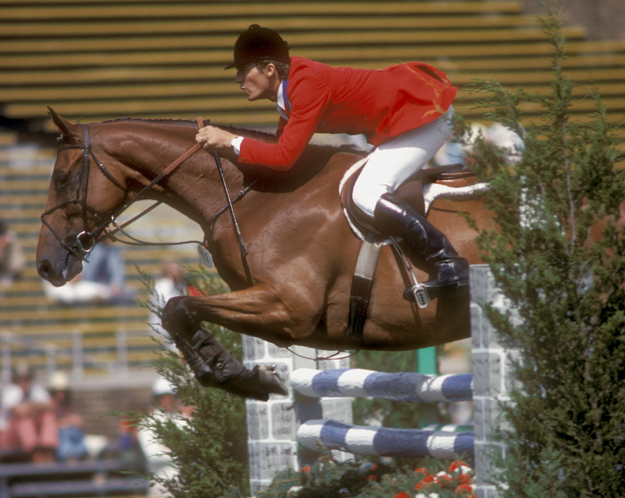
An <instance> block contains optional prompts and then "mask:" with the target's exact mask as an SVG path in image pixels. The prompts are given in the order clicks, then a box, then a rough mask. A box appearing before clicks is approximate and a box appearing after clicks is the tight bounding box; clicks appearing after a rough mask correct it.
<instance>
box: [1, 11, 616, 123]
mask: <svg viewBox="0 0 625 498" xmlns="http://www.w3.org/2000/svg"><path fill="white" fill-rule="evenodd" d="M0 10H1V12H2V15H1V16H0V67H2V68H3V71H2V73H0V105H2V106H4V111H3V113H4V115H5V116H7V117H9V118H13V119H27V120H40V121H42V122H43V120H45V117H46V109H45V106H46V105H51V106H53V107H54V108H55V109H56V110H57V111H58V112H59V113H60V114H62V115H64V116H66V117H69V118H71V119H82V120H83V121H85V120H101V119H105V118H114V117H123V116H134V117H177V118H187V119H192V118H194V117H195V116H196V115H202V116H204V117H206V118H209V119H212V120H213V121H214V122H220V123H226V124H234V125H244V126H255V125H268V126H273V125H275V121H276V118H275V112H274V110H273V106H272V105H271V104H267V103H249V102H247V100H246V99H245V98H243V97H242V96H241V94H240V93H239V90H238V87H237V85H236V84H234V83H233V81H232V80H233V77H234V72H233V71H224V70H223V67H224V66H225V65H226V64H227V63H228V62H229V61H230V60H231V57H232V45H233V43H234V40H235V39H236V36H237V35H238V34H239V33H240V32H241V31H242V30H244V29H245V28H246V27H247V26H248V25H249V24H251V23H260V24H262V25H265V26H268V27H271V28H274V29H276V30H278V31H280V33H281V34H283V36H284V37H285V39H286V40H287V41H288V42H289V44H290V46H291V48H292V53H293V54H297V55H303V56H306V57H311V58H315V59H318V60H321V61H324V62H328V63H330V64H335V65H340V64H348V65H356V66H362V67H383V66H386V65H389V64H392V63H395V62H398V61H405V60H414V59H416V60H423V61H425V62H431V63H434V64H436V65H438V66H439V67H441V68H442V69H444V70H446V71H447V72H448V73H449V74H450V76H451V79H452V81H454V82H455V83H456V84H458V85H459V86H460V88H461V91H460V98H459V100H458V102H457V103H458V105H457V107H458V108H462V107H467V106H468V105H469V104H470V103H471V101H472V100H473V99H474V98H475V97H474V96H471V95H469V94H468V93H467V92H466V91H465V90H464V86H465V85H466V84H467V83H468V82H470V81H471V80H472V79H473V78H495V79H497V80H499V81H501V82H502V83H503V84H504V85H509V86H513V87H514V86H517V85H523V86H525V87H527V88H528V89H530V90H536V91H539V92H546V91H547V90H548V81H547V78H548V76H547V73H546V72H545V71H544V69H545V68H548V67H549V64H550V63H551V58H550V46H549V44H548V43H546V41H545V35H544V34H543V33H542V31H541V28H540V27H539V25H538V24H537V23H536V20H535V18H534V17H533V16H528V15H524V14H523V13H522V1H521V0H518V1H489V2H481V1H440V0H439V1H412V0H411V1H406V0H404V1H401V0H400V1H393V2H373V1H369V0H347V1H343V2H330V1H327V0H326V1H314V0H313V1H309V2H292V1H291V2H289V1H284V0H278V1H275V0H274V1H249V0H248V1H236V2H234V1H228V2H214V1H213V2H205V1H202V2H199V1H197V0H195V1H193V0H191V1H181V2H166V1H164V0H151V1H150V0H134V1H133V0H129V1H126V2H121V1H114V2H107V3H102V2H97V1H95V0H79V1H77V0H72V1H70V0H29V1H27V2H22V1H17V0H0ZM567 37H568V40H569V44H568V52H569V56H570V57H569V58H568V59H567V60H566V61H565V62H564V64H565V66H566V68H567V70H568V71H570V74H571V76H573V77H574V78H575V80H576V81H578V82H580V83H582V84H589V85H592V86H597V87H598V88H599V89H600V90H601V92H602V95H603V97H604V99H603V101H604V103H605V105H606V106H608V108H609V109H610V112H611V114H612V115H613V117H614V119H618V118H621V117H623V116H624V115H625V99H624V98H623V97H624V95H623V93H624V92H625V90H623V88H624V85H623V84H622V81H623V80H624V79H625V41H623V40H622V41H613V42H612V41H601V42H598V41H587V40H585V30H584V29H583V28H582V27H579V26H570V27H569V28H568V30H567ZM582 97H583V95H582V91H581V89H580V91H579V92H578V99H579V100H578V101H577V102H576V106H575V108H576V109H577V110H579V112H580V113H582V114H583V113H586V112H587V111H588V110H589V109H590V108H591V105H592V103H590V102H588V101H586V100H584V99H583V98H582ZM464 110H466V109H464ZM469 117H471V118H476V117H479V116H476V115H475V114H474V113H469ZM46 123H47V122H46ZM47 126H49V123H47Z"/></svg>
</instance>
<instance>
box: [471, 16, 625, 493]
mask: <svg viewBox="0 0 625 498" xmlns="http://www.w3.org/2000/svg"><path fill="white" fill-rule="evenodd" d="M540 22H541V24H542V27H543V29H544V31H545V33H546V34H547V36H548V37H549V41H550V43H551V45H552V47H553V62H552V66H551V69H550V74H551V85H550V91H549V93H548V94H546V95H541V94H538V93H528V92H526V91H524V90H523V89H517V90H515V91H508V90H506V89H504V88H503V87H502V86H501V85H500V84H499V83H498V82H496V81H477V82H475V83H474V84H473V85H472V86H473V90H474V91H476V92H481V93H482V94H483V98H482V99H481V100H479V101H478V102H477V105H476V107H478V108H480V109H482V110H483V111H484V115H485V116H486V117H487V118H488V119H491V120H493V121H496V122H499V123H501V124H503V125H504V126H506V127H507V128H509V129H510V130H512V131H514V132H516V133H517V134H518V135H519V136H520V137H521V138H522V140H523V144H524V146H523V149H522V150H514V151H511V150H497V149H496V148H495V147H494V146H492V144H489V143H488V142H487V141H486V140H484V139H483V138H484V137H478V139H477V140H476V141H475V144H474V150H473V154H472V157H471V160H472V162H473V164H474V165H475V170H476V172H477V173H478V175H479V176H480V178H481V179H482V180H487V181H490V183H491V190H490V192H489V194H488V205H489V207H490V209H492V211H493V213H494V221H495V223H496V225H497V226H498V229H497V230H488V231H484V232H482V233H481V234H480V238H479V244H480V245H481V247H482V248H483V249H484V252H485V254H486V258H487V262H488V263H489V264H490V266H491V269H492V271H493V274H494V278H495V280H496V282H497V284H498V285H499V287H500V288H501V290H502V292H503V294H504V295H505V296H506V297H507V298H508V299H509V300H510V302H511V304H512V305H513V306H514V308H516V310H517V311H518V313H519V316H520V318H521V323H520V324H519V323H517V322H513V321H512V320H511V319H510V318H509V317H508V316H504V315H502V314H500V313H499V312H497V311H496V310H494V309H492V308H488V307H487V313H488V316H489V318H490V320H491V322H492V323H493V324H494V325H495V326H496V328H497V329H498V330H499V331H500V332H501V334H502V335H503V337H504V339H505V341H506V342H507V344H508V345H509V346H510V347H512V348H518V349H519V350H520V355H521V356H520V359H519V362H518V365H516V374H517V378H518V379H519V381H520V382H521V383H522V385H523V387H522V390H520V391H518V392H515V393H514V394H513V399H512V403H511V404H510V405H508V406H506V407H504V411H503V416H504V418H505V420H506V422H507V427H508V429H505V430H502V431H501V433H500V435H499V437H500V439H501V441H503V442H504V443H506V445H507V447H508V449H507V452H506V454H505V457H504V458H503V459H501V461H500V462H499V465H500V469H501V474H500V476H499V480H500V483H505V484H503V486H502V488H501V493H502V496H505V497H515V498H516V497H539V496H540V497H543V496H549V497H551V498H560V497H562V498H564V497H606V498H608V497H616V496H624V495H625V470H624V467H623V463H624V462H625V383H623V377H624V371H623V369H624V367H625V299H624V298H625V293H624V290H623V288H624V283H625V282H624V279H625V274H624V271H625V231H624V228H623V226H624V221H625V220H623V219H622V217H621V205H622V204H623V202H624V201H625V186H624V183H623V180H624V178H623V171H622V170H619V169H617V168H615V164H616V163H617V162H619V161H622V160H623V159H624V157H623V155H622V153H621V152H620V151H621V150H622V149H619V146H621V145H622V143H621V140H620V139H619V138H618V135H617V127H616V125H614V124H610V123H609V121H608V117H607V113H606V109H605V108H604V107H603V106H602V105H601V102H600V97H599V94H598V92H597V91H592V92H589V93H588V95H587V97H586V98H588V99H593V100H594V102H595V104H596V110H595V111H594V112H592V113H591V114H590V115H589V116H584V117H576V116H574V114H573V112H572V108H573V106H574V101H573V95H574V91H575V90H576V86H575V84H574V83H573V82H572V81H571V79H570V78H569V77H568V76H567V75H566V73H565V71H564V68H563V61H564V60H565V58H566V54H565V38H564V35H563V25H562V16H561V15H559V14H558V13H555V12H554V11H552V10H550V9H548V12H547V15H545V16H544V17H543V18H541V19H540ZM474 138H475V137H474ZM511 153H513V155H514V154H517V155H519V156H520V159H519V160H518V161H516V162H514V161H513V162H510V161H507V160H505V159H504V158H505V157H510V156H511Z"/></svg>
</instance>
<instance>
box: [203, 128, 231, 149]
mask: <svg viewBox="0 0 625 498" xmlns="http://www.w3.org/2000/svg"><path fill="white" fill-rule="evenodd" d="M236 137H237V135H234V134H232V133H230V132H229V131H226V130H222V129H221V128H217V127H215V126H210V125H209V126H205V127H204V128H201V129H200V130H199V131H198V132H197V135H196V136H195V141H196V142H197V143H199V144H201V145H202V147H203V148H205V149H211V148H217V149H227V148H230V143H231V142H232V139H233V138H236Z"/></svg>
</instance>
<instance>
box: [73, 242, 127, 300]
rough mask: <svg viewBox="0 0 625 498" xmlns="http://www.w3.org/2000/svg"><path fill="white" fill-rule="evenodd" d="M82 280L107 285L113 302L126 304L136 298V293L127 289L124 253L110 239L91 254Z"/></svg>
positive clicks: (101, 243) (100, 244) (84, 268)
mask: <svg viewBox="0 0 625 498" xmlns="http://www.w3.org/2000/svg"><path fill="white" fill-rule="evenodd" d="M82 280H83V281H86V282H94V283H98V284H102V285H105V286H106V287H107V288H108V289H109V292H110V294H109V296H110V297H109V299H110V300H111V301H113V302H119V303H124V302H128V301H132V299H133V298H134V292H132V290H130V289H128V288H127V287H126V268H125V265H124V257H123V254H122V251H121V249H120V247H119V246H117V245H115V244H113V243H112V242H111V241H110V240H109V239H104V240H103V241H102V242H100V243H99V244H98V245H96V246H95V247H94V249H93V251H91V254H89V258H88V261H87V263H86V264H85V265H83V271H82Z"/></svg>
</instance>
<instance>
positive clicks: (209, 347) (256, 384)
mask: <svg viewBox="0 0 625 498" xmlns="http://www.w3.org/2000/svg"><path fill="white" fill-rule="evenodd" d="M175 342H176V347H178V349H179V350H180V351H181V352H182V354H183V356H184V358H185V360H186V361H187V363H188V365H189V366H190V367H191V370H192V371H193V373H194V374H195V377H196V379H197V380H198V382H199V383H200V384H202V385H203V386H204V387H219V388H220V389H223V390H225V391H228V392H230V393H232V394H236V395H237V396H241V397H242V398H253V399H258V400H261V401H267V400H268V399H269V394H272V393H275V394H282V395H285V394H287V389H286V387H285V386H284V384H283V382H282V381H281V380H280V378H279V377H278V376H277V375H276V373H275V372H274V371H273V370H272V369H271V368H269V367H267V366H264V365H263V366H260V365H256V366H255V367H254V368H253V369H252V370H248V369H246V368H245V367H244V366H243V365H242V364H241V362H239V361H237V360H235V359H234V358H233V357H232V355H231V354H230V353H229V352H228V351H226V350H225V349H224V348H223V346H222V345H221V344H219V342H218V341H217V339H215V337H213V336H212V335H211V334H209V333H208V332H206V331H204V330H198V331H197V332H196V333H195V334H194V335H193V337H192V338H191V342H189V341H187V340H186V339H185V338H184V337H182V336H180V335H177V337H176V338H175Z"/></svg>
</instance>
